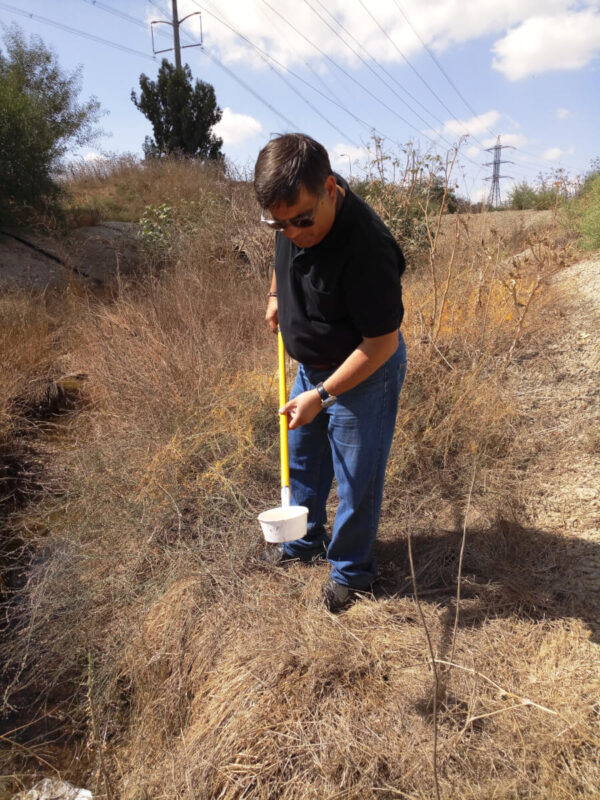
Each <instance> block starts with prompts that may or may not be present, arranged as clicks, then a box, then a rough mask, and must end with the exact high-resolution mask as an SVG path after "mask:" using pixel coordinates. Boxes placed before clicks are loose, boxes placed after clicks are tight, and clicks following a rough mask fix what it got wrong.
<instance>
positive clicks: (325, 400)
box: [315, 383, 337, 408]
mask: <svg viewBox="0 0 600 800" xmlns="http://www.w3.org/2000/svg"><path fill="white" fill-rule="evenodd" d="M315 388H316V390H317V392H318V393H319V397H320V398H321V408H329V406H332V405H333V404H334V403H335V401H336V400H337V397H334V396H333V395H332V394H329V392H328V391H327V389H326V388H325V387H324V386H323V384H322V383H318V384H317V385H316V387H315Z"/></svg>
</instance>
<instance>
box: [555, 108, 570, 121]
mask: <svg viewBox="0 0 600 800" xmlns="http://www.w3.org/2000/svg"><path fill="white" fill-rule="evenodd" d="M556 116H557V118H558V119H569V117H572V116H573V115H572V113H571V112H570V111H569V109H568V108H557V109H556Z"/></svg>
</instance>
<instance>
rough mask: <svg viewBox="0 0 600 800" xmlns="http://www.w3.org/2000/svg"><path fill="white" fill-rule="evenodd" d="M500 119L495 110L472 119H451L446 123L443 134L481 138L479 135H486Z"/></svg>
mask: <svg viewBox="0 0 600 800" xmlns="http://www.w3.org/2000/svg"><path fill="white" fill-rule="evenodd" d="M499 119H500V114H499V113H498V112H497V111H494V110H491V111H486V112H485V113H484V114H479V116H477V117H471V119H465V120H455V119H450V120H448V121H447V122H445V123H444V129H443V132H444V133H449V134H451V135H452V136H463V135H464V134H465V133H468V134H469V135H470V136H479V134H481V133H484V132H485V131H486V130H487V129H488V128H491V127H492V126H493V125H495V124H496V123H497V122H498V120H499Z"/></svg>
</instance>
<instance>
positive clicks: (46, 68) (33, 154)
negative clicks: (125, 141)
mask: <svg viewBox="0 0 600 800" xmlns="http://www.w3.org/2000/svg"><path fill="white" fill-rule="evenodd" d="M80 80H81V70H75V71H74V72H71V73H68V72H64V71H63V70H62V69H61V68H60V66H59V64H58V60H57V57H56V55H55V54H54V53H53V52H52V51H51V50H50V49H49V48H47V47H46V46H45V45H44V43H43V42H42V41H41V39H39V38H38V37H36V36H33V37H31V39H30V41H29V42H27V41H26V39H25V37H24V36H23V34H22V32H21V31H20V29H19V28H18V27H16V26H15V27H12V28H10V29H9V30H8V32H7V33H5V35H4V51H0V152H1V153H2V170H0V216H1V217H4V218H6V217H7V216H9V217H12V218H19V217H23V216H27V215H28V213H30V212H31V210H33V209H43V208H46V207H48V204H51V203H52V202H53V201H54V200H55V199H56V197H57V195H58V194H59V187H58V184H57V182H56V176H57V175H58V173H59V172H60V169H61V166H62V159H63V156H64V155H65V153H66V152H67V149H68V148H70V147H72V146H74V145H76V146H80V145H83V144H85V143H87V142H89V141H91V140H92V139H93V138H94V136H95V131H94V127H93V126H94V123H95V121H96V120H97V118H98V115H99V104H98V102H97V101H96V100H95V99H94V98H92V99H90V100H88V101H86V102H83V103H80V102H79V101H78V99H77V96H78V94H79V89H80Z"/></svg>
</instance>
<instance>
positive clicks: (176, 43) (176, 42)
mask: <svg viewBox="0 0 600 800" xmlns="http://www.w3.org/2000/svg"><path fill="white" fill-rule="evenodd" d="M171 8H172V19H171V20H168V19H154V20H152V22H151V23H150V30H151V31H152V52H153V53H154V55H157V53H170V52H171V50H173V51H174V52H175V67H176V69H181V51H182V50H184V49H185V48H186V47H202V15H201V14H200V12H199V11H192V13H191V14H188V15H187V17H184V18H183V19H179V14H178V12H177V0H171ZM190 17H200V41H199V42H197V43H196V44H184V45H183V47H182V46H181V42H180V39H179V27H180V25H181V24H182V23H183V22H185V21H186V19H189V18H190ZM155 25H170V26H171V27H172V28H173V47H167V48H165V49H164V50H157V49H156V47H155V46H154V26H155Z"/></svg>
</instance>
